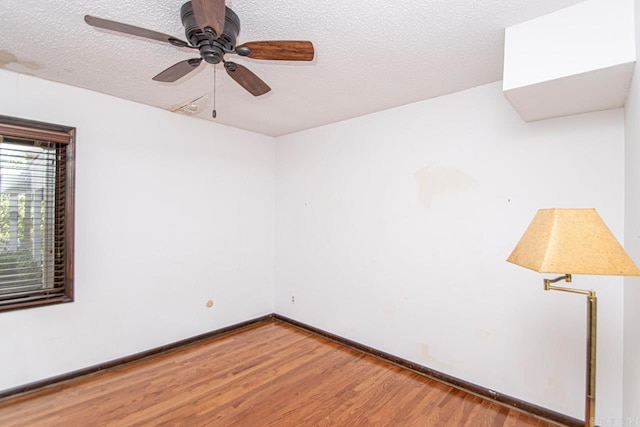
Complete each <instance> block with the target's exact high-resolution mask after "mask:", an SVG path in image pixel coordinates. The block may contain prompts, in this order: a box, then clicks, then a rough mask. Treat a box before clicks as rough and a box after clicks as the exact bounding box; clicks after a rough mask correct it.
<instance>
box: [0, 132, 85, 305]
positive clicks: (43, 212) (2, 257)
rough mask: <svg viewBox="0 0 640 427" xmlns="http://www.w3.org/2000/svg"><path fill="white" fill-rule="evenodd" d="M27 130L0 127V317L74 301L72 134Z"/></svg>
mask: <svg viewBox="0 0 640 427" xmlns="http://www.w3.org/2000/svg"><path fill="white" fill-rule="evenodd" d="M31 124H32V126H24V125H23V124H22V123H20V122H17V123H16V121H13V122H12V123H10V124H7V123H1V122H0V311H1V310H8V309H14V308H20V307H27V306H32V305H42V304H48V303H55V302H62V301H65V300H70V299H72V298H73V281H72V265H73V263H72V259H69V256H70V255H71V254H72V251H71V249H72V236H73V229H72V227H73V222H72V219H73V198H72V194H69V193H70V192H69V189H72V188H73V187H72V186H70V183H69V182H68V180H69V178H70V177H71V178H72V177H73V175H72V172H73V171H72V170H71V171H70V170H68V167H69V161H70V159H69V154H73V152H72V150H70V148H71V147H70V146H69V144H70V142H71V141H72V137H73V131H69V130H66V131H65V130H64V129H62V130H60V129H55V128H54V129H51V128H49V129H40V128H38V126H39V125H40V124H36V125H35V126H33V123H31ZM71 193H72V192H71ZM70 208H71V212H69V209H70ZM70 246H71V247H70Z"/></svg>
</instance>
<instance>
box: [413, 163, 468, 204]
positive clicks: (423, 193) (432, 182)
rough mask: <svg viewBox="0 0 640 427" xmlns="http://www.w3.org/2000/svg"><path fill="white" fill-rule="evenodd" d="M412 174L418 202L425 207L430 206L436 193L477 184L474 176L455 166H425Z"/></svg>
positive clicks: (447, 192)
mask: <svg viewBox="0 0 640 427" xmlns="http://www.w3.org/2000/svg"><path fill="white" fill-rule="evenodd" d="M414 175H415V178H416V184H417V185H418V203H420V204H421V205H423V206H424V207H425V208H430V207H431V203H432V202H433V198H434V197H435V196H437V195H441V196H442V195H445V194H449V193H454V192H463V191H467V190H470V189H471V188H473V187H475V186H476V185H478V182H477V181H476V180H475V179H474V178H472V177H470V176H469V175H467V174H465V173H464V172H462V171H460V170H458V169H455V168H447V167H441V166H426V167H424V168H422V169H420V170H419V171H417V172H416V173H415V174H414Z"/></svg>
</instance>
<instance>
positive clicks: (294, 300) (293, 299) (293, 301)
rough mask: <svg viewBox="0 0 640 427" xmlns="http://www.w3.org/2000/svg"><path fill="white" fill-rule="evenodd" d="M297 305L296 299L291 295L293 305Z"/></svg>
mask: <svg viewBox="0 0 640 427" xmlns="http://www.w3.org/2000/svg"><path fill="white" fill-rule="evenodd" d="M295 303H296V297H294V296H293V295H291V304H295Z"/></svg>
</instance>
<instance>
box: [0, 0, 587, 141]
mask: <svg viewBox="0 0 640 427" xmlns="http://www.w3.org/2000/svg"><path fill="white" fill-rule="evenodd" d="M579 2H580V0H485V1H478V0H400V1H396V2H390V1H382V0H373V1H372V0H350V1H347V2H344V1H336V0H315V1H309V0H270V1H263V0H233V1H229V0H228V1H227V6H229V7H231V8H232V9H233V10H234V11H235V12H236V13H237V14H238V16H239V17H240V20H241V26H242V28H241V31H240V35H239V36H238V44H241V43H243V42H247V41H255V40H280V39H284V40H311V41H312V42H313V43H314V46H315V49H316V57H315V59H314V61H312V62H309V63H300V62H276V61H257V60H252V59H248V58H241V57H238V56H235V55H233V56H231V57H232V58H233V59H232V60H233V61H236V62H238V63H240V64H243V65H245V66H246V67H248V68H249V69H251V70H252V71H253V72H254V73H255V74H257V75H258V76H260V77H261V78H262V79H263V80H264V81H265V82H266V83H267V84H269V85H270V86H271V88H272V91H271V92H269V93H268V94H266V95H263V96H261V97H258V98H255V97H253V96H252V95H250V94H249V93H248V92H246V91H245V90H244V89H242V88H241V87H240V86H238V84H236V83H235V82H234V81H233V80H231V78H229V76H227V74H226V73H225V71H224V69H223V68H222V67H221V66H220V65H218V66H216V67H219V68H217V72H216V74H217V82H218V85H217V91H216V92H217V95H216V108H217V113H218V114H217V118H216V119H215V121H217V122H219V123H224V124H227V125H230V126H234V127H238V128H243V129H248V130H251V131H255V132H259V133H263V134H267V135H274V136H277V135H282V134H286V133H290V132H295V131H298V130H303V129H308V128H312V127H316V126H321V125H324V124H328V123H333V122H337V121H341V120H345V119H348V118H352V117H356V116H360V115H363V114H367V113H371V112H374V111H380V110H384V109H387V108H391V107H394V106H398V105H403V104H407V103H410V102H415V101H419V100H423V99H428V98H433V97H436V96H439V95H443V94H447V93H451V92H456V91H459V90H463V89H467V88H470V87H474V86H478V85H481V84H485V83H489V82H493V81H497V80H500V79H501V78H502V55H503V43H504V29H505V28H506V27H509V26H511V25H514V24H517V23H520V22H523V21H527V20H529V19H532V18H535V17H537V16H541V15H543V14H546V13H549V12H552V11H555V10H558V9H560V8H563V7H566V6H570V5H572V4H576V3H579ZM182 3H183V1H181V0H136V1H133V0H73V1H69V0H65V1H62V0H48V1H44V2H43V1H41V0H38V1H36V0H20V1H4V2H3V4H2V6H0V7H1V9H0V18H1V19H2V21H1V22H2V25H1V26H0V67H3V68H6V69H8V70H13V71H16V72H20V73H25V74H31V75H35V76H39V77H42V78H44V79H48V80H53V81H58V82H63V83H66V84H69V85H73V86H79V87H83V88H88V89H91V90H95V91H98V92H103V93H106V94H110V95H114V96H117V97H120V98H125V99H129V100H132V101H136V102H141V103H144V104H149V105H153V106H156V107H159V108H163V109H167V110H172V111H173V110H178V109H180V108H181V107H184V106H188V105H190V104H191V103H192V101H193V100H196V99H198V100H197V101H195V104H196V105H197V107H198V109H199V111H198V113H196V114H194V115H196V116H197V117H202V118H203V119H207V120H213V119H212V118H211V109H212V107H213V78H214V66H213V65H210V64H204V63H203V65H201V66H200V67H199V68H198V70H196V71H195V72H193V73H191V74H189V75H188V76H187V77H185V78H183V79H181V80H178V81H177V82H175V83H159V82H155V81H152V80H151V77H153V76H154V75H156V74H157V73H158V72H160V71H162V70H164V69H165V68H167V67H168V66H170V65H172V64H174V63H176V62H178V61H181V60H184V59H188V58H192V57H194V54H193V52H192V51H190V50H188V49H184V48H176V47H173V46H171V45H168V44H164V43H161V42H156V41H152V40H148V39H142V38H138V37H134V36H128V35H123V34H120V33H114V32H111V31H106V30H101V29H97V28H94V27H91V26H89V25H87V24H86V23H85V22H84V20H83V16H84V15H85V14H90V15H94V16H97V17H101V18H105V19H110V20H114V21H119V22H124V23H127V24H132V25H136V26H139V27H144V28H148V29H151V30H155V31H159V32H162V33H166V34H170V35H174V36H176V37H178V38H181V39H185V36H184V28H183V27H182V23H181V21H180V6H181V5H182ZM195 56H197V55H195ZM227 59H229V55H228V58H227ZM89 108H90V107H89ZM186 109H187V108H184V109H183V110H186Z"/></svg>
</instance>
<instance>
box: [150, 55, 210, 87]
mask: <svg viewBox="0 0 640 427" xmlns="http://www.w3.org/2000/svg"><path fill="white" fill-rule="evenodd" d="M201 62H202V58H192V59H187V60H186V61H180V62H178V63H177V64H173V65H172V66H171V67H169V68H167V69H166V70H164V71H162V72H161V73H159V74H158V75H156V76H155V77H154V78H153V80H155V81H157V82H165V83H172V82H175V81H176V80H178V79H179V78H181V77H184V76H186V75H187V74H189V73H190V72H192V71H193V70H195V69H196V68H197V67H198V65H200V63H201Z"/></svg>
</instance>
